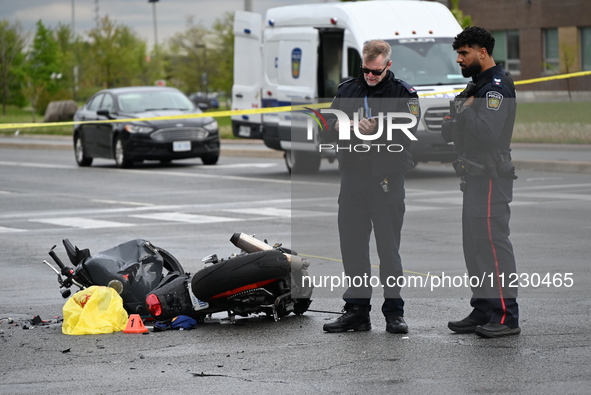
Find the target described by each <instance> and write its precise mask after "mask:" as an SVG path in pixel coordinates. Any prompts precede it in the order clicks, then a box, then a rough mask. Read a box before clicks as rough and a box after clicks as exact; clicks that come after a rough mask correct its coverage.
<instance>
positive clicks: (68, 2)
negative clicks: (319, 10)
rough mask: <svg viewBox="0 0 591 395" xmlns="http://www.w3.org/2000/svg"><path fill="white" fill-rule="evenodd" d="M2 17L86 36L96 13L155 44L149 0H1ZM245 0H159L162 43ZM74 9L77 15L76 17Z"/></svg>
mask: <svg viewBox="0 0 591 395" xmlns="http://www.w3.org/2000/svg"><path fill="white" fill-rule="evenodd" d="M0 1H1V2H2V4H1V5H0V20H8V21H10V22H14V21H19V22H20V23H21V24H22V26H23V28H24V30H25V32H28V31H31V32H32V33H31V37H32V36H33V34H34V31H35V23H37V21H38V20H40V19H41V20H42V21H43V24H44V25H45V26H48V27H50V28H54V27H56V26H57V24H58V23H59V22H61V23H62V24H68V25H69V24H72V19H73V20H74V26H75V29H76V32H77V33H79V34H82V35H85V33H86V32H88V31H89V30H90V29H92V28H94V27H95V26H96V15H97V11H98V15H99V16H100V17H101V18H102V17H104V16H105V15H109V18H111V19H112V20H114V21H116V22H117V23H118V24H124V25H127V26H129V27H130V28H132V29H133V30H134V31H135V32H136V33H137V34H138V35H140V36H141V37H142V38H143V39H145V40H146V41H147V43H148V47H149V48H151V47H152V45H153V43H154V25H153V19H152V4H151V3H148V0H0ZM332 1H336V0H301V1H300V0H250V3H251V4H252V10H253V11H254V12H258V13H261V14H264V12H265V11H266V10H267V9H268V8H270V7H277V6H282V5H290V4H306V3H308V4H309V3H324V2H332ZM244 7H245V0H159V1H158V2H157V3H156V21H157V32H158V42H159V43H160V44H163V43H165V42H166V41H167V39H168V38H170V37H172V36H173V35H174V34H175V33H176V32H183V31H185V30H186V27H187V17H189V16H192V17H193V21H194V23H196V24H197V23H201V24H203V25H204V26H206V27H211V26H212V25H213V23H214V21H215V20H216V19H217V18H221V17H222V16H223V14H224V13H225V12H226V11H235V10H244ZM72 8H73V9H74V18H72Z"/></svg>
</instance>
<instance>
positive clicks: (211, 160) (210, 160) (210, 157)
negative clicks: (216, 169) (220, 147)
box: [201, 153, 220, 165]
mask: <svg viewBox="0 0 591 395" xmlns="http://www.w3.org/2000/svg"><path fill="white" fill-rule="evenodd" d="M219 158H220V154H219V153H218V154H207V155H203V156H202V157H201V162H203V164H204V165H215V164H216V163H218V159H219Z"/></svg>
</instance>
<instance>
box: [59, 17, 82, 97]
mask: <svg viewBox="0 0 591 395" xmlns="http://www.w3.org/2000/svg"><path fill="white" fill-rule="evenodd" d="M55 40H56V42H57V46H58V53H57V58H58V62H59V63H60V64H61V65H63V72H62V79H63V86H64V87H66V89H68V90H69V91H70V92H71V97H73V98H74V99H76V96H77V67H78V64H79V53H80V51H79V48H80V39H79V38H78V36H77V35H76V34H75V33H74V32H73V31H72V29H71V27H70V26H69V25H63V24H61V23H58V25H57V28H56V29H55Z"/></svg>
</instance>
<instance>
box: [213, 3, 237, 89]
mask: <svg viewBox="0 0 591 395" xmlns="http://www.w3.org/2000/svg"><path fill="white" fill-rule="evenodd" d="M233 27H234V14H233V13H231V12H227V13H225V14H224V15H223V16H222V18H219V19H216V21H215V23H214V25H213V40H212V45H213V50H212V56H211V59H208V61H209V62H210V63H211V64H212V65H215V69H214V68H211V69H210V70H212V72H211V74H210V78H209V79H210V88H211V90H213V91H218V92H224V93H226V94H229V93H230V92H231V91H232V83H233V80H234V79H233V78H232V76H233V70H234V28H233Z"/></svg>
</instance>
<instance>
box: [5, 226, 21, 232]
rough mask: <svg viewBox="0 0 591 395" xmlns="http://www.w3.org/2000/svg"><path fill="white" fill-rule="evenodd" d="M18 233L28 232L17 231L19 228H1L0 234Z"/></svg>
mask: <svg viewBox="0 0 591 395" xmlns="http://www.w3.org/2000/svg"><path fill="white" fill-rule="evenodd" d="M16 232H26V230H24V229H17V228H6V227H4V226H0V233H16Z"/></svg>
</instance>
